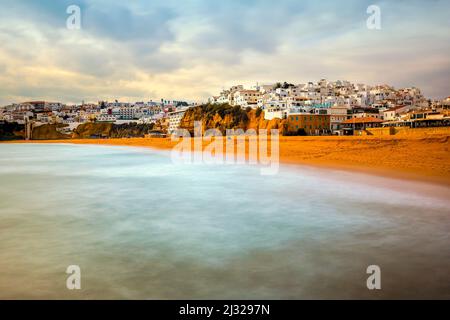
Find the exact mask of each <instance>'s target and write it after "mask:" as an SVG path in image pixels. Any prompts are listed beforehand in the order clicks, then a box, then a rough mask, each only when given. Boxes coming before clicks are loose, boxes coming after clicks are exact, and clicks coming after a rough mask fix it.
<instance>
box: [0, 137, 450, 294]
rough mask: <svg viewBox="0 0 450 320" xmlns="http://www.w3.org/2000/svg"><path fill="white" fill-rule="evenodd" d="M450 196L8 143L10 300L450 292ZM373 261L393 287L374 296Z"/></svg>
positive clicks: (327, 176)
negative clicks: (75, 276)
mask: <svg viewBox="0 0 450 320" xmlns="http://www.w3.org/2000/svg"><path fill="white" fill-rule="evenodd" d="M449 195H450V190H449V188H447V187H444V186H435V185H431V184H425V183H417V182H411V181H398V180H393V179H386V178H379V177H373V176H369V175H364V174H355V173H349V172H342V171H336V170H326V169H317V168H312V167H301V166H299V167H294V166H282V167H281V169H280V173H279V174H278V175H275V176H261V175H260V170H259V168H258V167H256V166H234V165H233V166H214V165H180V164H178V165H174V164H172V162H171V160H170V157H169V155H168V153H165V152H161V151H153V150H148V149H140V148H128V147H126V148H125V147H104V146H77V145H56V144H52V145H47V144H39V145H12V144H7V145H5V144H3V145H0V298H7V299H16V298H25V299H37V298H50V299H56V298H62V299H68V298H73V299H179V298H184V299H206V298H209V299H218V298H223V299H233V298H235V299H249V298H253V299H282V298H285V299H304V298H324V299H330V298H331V299H334V298H344V299H347V298H420V297H421V298H450V235H449V234H450V212H449V208H450V197H449ZM69 265H79V266H80V267H81V272H82V290H80V291H69V290H67V289H66V278H67V276H68V275H67V274H66V273H65V270H66V268H67V266H69ZM369 265H379V266H380V267H381V271H382V290H381V291H377V292H374V291H369V290H368V289H367V288H366V279H367V277H368V275H367V274H366V268H367V267H368V266H369Z"/></svg>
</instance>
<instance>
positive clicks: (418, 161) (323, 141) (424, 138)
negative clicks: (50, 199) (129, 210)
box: [31, 134, 450, 185]
mask: <svg viewBox="0 0 450 320" xmlns="http://www.w3.org/2000/svg"><path fill="white" fill-rule="evenodd" d="M449 137H450V134H435V135H423V134H417V135H408V136H401V137H400V136H384V137H329V136H327V137H280V161H281V162H282V163H289V164H304V165H314V166H325V167H332V168H337V169H344V170H354V171H363V172H367V173H372V174H377V175H388V176H391V177H395V178H407V179H415V180H422V181H429V182H435V183H440V184H445V185H450V152H449ZM31 142H32V143H73V144H99V145H117V146H133V147H150V148H157V149H171V148H173V147H174V146H175V145H176V144H177V143H178V142H174V141H171V139H170V138H126V139H86V140H78V139H71V140H62V141H61V140H52V141H31ZM207 144H209V142H208V143H204V145H207Z"/></svg>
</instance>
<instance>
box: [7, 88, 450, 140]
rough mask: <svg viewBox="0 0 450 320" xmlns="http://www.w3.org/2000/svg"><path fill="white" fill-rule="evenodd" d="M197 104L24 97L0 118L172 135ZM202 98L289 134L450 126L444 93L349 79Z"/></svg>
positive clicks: (230, 91)
mask: <svg viewBox="0 0 450 320" xmlns="http://www.w3.org/2000/svg"><path fill="white" fill-rule="evenodd" d="M203 103H204V102H203ZM203 103H188V102H185V101H171V100H164V99H161V101H158V102H155V101H149V102H135V103H125V102H119V101H117V100H116V101H114V102H107V101H99V102H98V103H81V104H79V105H68V104H63V103H60V102H46V101H28V102H21V103H13V104H11V105H7V106H3V107H0V123H2V122H3V123H5V122H15V123H18V124H27V123H32V124H33V126H39V125H43V124H61V126H60V127H59V130H61V131H62V132H64V133H70V132H72V131H73V130H74V129H76V128H77V127H78V126H79V125H80V124H83V123H88V122H98V123H102V122H105V123H114V124H124V123H139V124H152V123H153V124H158V125H159V126H158V127H159V128H160V130H161V133H163V134H172V133H174V132H175V131H176V130H177V129H178V128H179V125H180V122H181V121H182V119H183V116H184V114H185V112H186V111H187V110H188V109H189V108H190V107H195V106H197V105H200V104H203ZM207 103H208V104H217V105H220V104H224V105H225V104H226V105H230V106H233V107H237V106H239V107H241V108H242V109H244V110H251V109H257V110H260V111H261V112H263V116H264V119H265V120H267V121H271V120H273V119H280V120H285V125H286V130H285V132H287V133H289V134H291V135H356V134H361V133H362V132H364V130H366V129H368V128H381V127H409V128H418V127H439V126H449V125H450V97H448V98H446V99H444V100H440V101H436V100H430V99H427V98H425V97H424V96H423V94H422V92H421V90H420V89H418V88H414V87H412V88H403V89H395V88H393V87H391V86H388V85H377V86H368V85H364V84H354V83H351V82H349V81H335V82H329V81H327V80H325V79H322V80H320V81H318V82H317V83H313V82H309V83H307V84H297V85H295V84H290V83H286V82H284V83H276V84H270V85H260V84H256V85H254V86H253V87H251V88H245V87H244V86H243V85H237V86H233V87H231V88H229V89H226V90H223V91H222V92H220V94H219V95H217V96H213V97H210V98H209V99H208V102H207Z"/></svg>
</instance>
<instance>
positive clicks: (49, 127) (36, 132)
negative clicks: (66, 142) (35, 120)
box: [31, 124, 70, 140]
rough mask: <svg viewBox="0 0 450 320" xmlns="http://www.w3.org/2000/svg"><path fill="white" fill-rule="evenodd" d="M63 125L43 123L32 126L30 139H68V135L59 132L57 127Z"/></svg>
mask: <svg viewBox="0 0 450 320" xmlns="http://www.w3.org/2000/svg"><path fill="white" fill-rule="evenodd" d="M63 127H65V125H58V124H43V125H41V126H38V127H34V128H33V131H32V134H31V139H32V140H60V139H69V138H70V135H67V134H63V133H61V132H59V131H58V130H57V129H58V128H63Z"/></svg>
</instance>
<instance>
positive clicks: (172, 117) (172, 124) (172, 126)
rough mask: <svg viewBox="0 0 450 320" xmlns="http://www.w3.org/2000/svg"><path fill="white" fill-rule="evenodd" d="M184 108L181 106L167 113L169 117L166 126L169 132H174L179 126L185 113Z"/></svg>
mask: <svg viewBox="0 0 450 320" xmlns="http://www.w3.org/2000/svg"><path fill="white" fill-rule="evenodd" d="M186 110H187V109H186V108H183V109H180V110H177V111H174V112H169V113H168V114H167V116H168V119H169V128H168V131H169V134H172V133H174V132H175V131H177V130H178V129H179V128H180V123H181V120H182V119H183V117H184V114H185V113H186Z"/></svg>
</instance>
